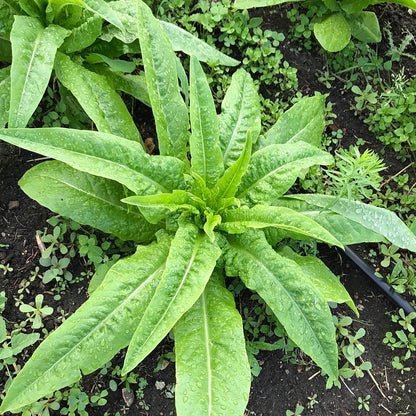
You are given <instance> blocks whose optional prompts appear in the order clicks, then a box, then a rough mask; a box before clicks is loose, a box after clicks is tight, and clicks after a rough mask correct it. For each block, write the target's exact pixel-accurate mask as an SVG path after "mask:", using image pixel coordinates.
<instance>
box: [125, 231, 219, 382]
mask: <svg viewBox="0 0 416 416" xmlns="http://www.w3.org/2000/svg"><path fill="white" fill-rule="evenodd" d="M220 254H221V250H220V248H219V247H218V246H217V245H216V244H215V243H212V242H211V241H210V240H209V238H208V236H206V235H205V234H202V233H201V232H200V230H199V229H198V227H196V226H195V225H194V224H192V223H185V224H183V225H180V226H179V228H178V231H177V232H176V234H175V237H174V239H173V241H172V245H171V248H170V251H169V256H168V260H167V262H166V270H165V272H164V273H163V276H162V278H161V280H160V283H159V285H158V287H157V289H156V291H155V294H154V296H153V298H152V300H151V302H150V303H149V307H148V308H147V310H146V312H145V313H144V315H143V317H142V319H141V321H140V323H139V326H138V328H137V330H136V332H135V333H134V336H133V338H132V340H131V342H130V346H129V348H128V350H127V354H126V358H125V361H124V367H123V370H122V373H123V374H126V373H127V372H129V371H131V370H132V369H133V368H134V367H136V365H137V364H138V363H139V362H140V361H142V360H143V359H144V358H145V357H146V356H147V355H148V354H149V353H150V352H151V351H152V350H153V349H154V348H155V346H156V345H157V344H159V342H160V341H161V340H162V339H163V338H164V337H165V336H166V335H167V334H168V332H169V331H170V330H171V329H172V327H173V326H174V325H175V323H176V322H177V321H178V320H179V319H180V317H181V316H182V315H183V314H184V313H185V312H186V311H187V310H188V309H189V308H190V307H191V306H192V305H193V304H194V303H195V302H196V300H197V299H198V298H199V297H200V295H201V294H202V292H203V290H204V288H205V285H206V283H207V282H208V279H209V278H210V276H211V273H212V271H213V270H214V267H215V264H216V261H217V259H218V257H219V256H220Z"/></svg>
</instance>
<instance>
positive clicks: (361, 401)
mask: <svg viewBox="0 0 416 416" xmlns="http://www.w3.org/2000/svg"><path fill="white" fill-rule="evenodd" d="M370 398H371V396H370V395H369V394H367V396H365V397H359V398H358V410H365V411H367V412H369V411H370Z"/></svg>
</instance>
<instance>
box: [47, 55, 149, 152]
mask: <svg viewBox="0 0 416 416" xmlns="http://www.w3.org/2000/svg"><path fill="white" fill-rule="evenodd" d="M55 72H56V76H57V77H58V79H59V81H61V82H62V84H63V85H64V86H65V88H68V89H69V90H70V91H71V93H72V94H73V95H74V96H75V97H76V99H77V100H78V102H79V103H80V104H81V106H82V108H83V109H84V110H85V112H86V113H87V114H88V116H89V117H91V119H92V120H93V121H94V123H95V124H96V126H97V128H98V130H99V131H102V132H104V133H113V134H115V135H116V136H121V137H125V138H126V139H130V140H135V141H137V142H138V143H140V144H142V143H143V142H142V139H141V137H140V133H139V131H138V130H137V127H136V126H135V124H134V121H133V119H132V117H131V115H130V113H129V112H128V110H127V108H126V106H125V104H124V102H123V100H122V99H121V97H120V96H119V95H118V94H117V93H116V92H115V91H114V90H113V88H111V86H110V84H109V83H108V82H107V81H106V79H105V78H104V77H102V76H101V75H98V74H96V73H94V72H91V71H89V70H88V69H85V68H83V67H82V66H80V65H78V64H76V63H75V62H73V61H72V60H71V58H69V57H68V56H66V55H64V54H62V53H60V52H58V53H57V55H56V60H55Z"/></svg>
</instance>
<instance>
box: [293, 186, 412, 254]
mask: <svg viewBox="0 0 416 416" xmlns="http://www.w3.org/2000/svg"><path fill="white" fill-rule="evenodd" d="M288 198H293V199H298V200H301V201H305V202H307V203H310V204H313V205H316V206H318V207H320V208H322V209H325V210H330V211H333V212H336V213H337V214H340V215H342V216H344V217H346V218H348V219H350V220H352V221H355V222H357V223H359V224H361V225H362V226H364V227H366V228H368V229H369V230H371V231H374V232H375V233H378V234H381V235H383V236H385V237H386V238H387V239H388V240H389V241H390V242H391V243H393V244H395V245H396V246H399V247H401V248H406V249H408V250H412V251H416V236H415V235H414V234H413V233H412V232H411V231H410V230H409V228H407V226H406V225H405V224H404V222H402V221H401V220H400V219H399V217H397V216H396V214H394V213H393V212H392V211H388V210H386V209H383V208H379V207H375V206H372V205H367V204H364V203H362V202H359V201H350V200H348V199H346V198H339V197H336V196H329V195H313V194H303V195H302V194H297V195H291V196H290V197H288Z"/></svg>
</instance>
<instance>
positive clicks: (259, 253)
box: [225, 231, 338, 379]
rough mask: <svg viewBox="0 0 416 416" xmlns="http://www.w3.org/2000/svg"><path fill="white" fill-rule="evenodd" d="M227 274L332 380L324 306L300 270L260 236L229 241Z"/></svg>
mask: <svg viewBox="0 0 416 416" xmlns="http://www.w3.org/2000/svg"><path fill="white" fill-rule="evenodd" d="M228 240H229V245H228V248H227V250H226V253H225V260H226V268H227V274H228V275H231V276H236V275H238V276H240V277H241V279H242V280H243V282H244V283H245V285H246V286H247V287H248V288H249V289H251V290H254V291H256V292H257V293H258V294H259V295H260V296H261V297H262V298H263V299H264V301H265V302H266V303H267V305H268V306H269V307H270V308H271V310H272V311H273V313H274V314H275V315H276V316H277V318H278V319H279V321H280V322H281V323H282V324H283V326H284V327H285V329H286V331H287V334H288V335H289V337H290V338H291V339H292V340H293V341H294V342H295V343H296V344H297V346H298V347H300V348H301V349H302V350H303V351H304V352H305V353H306V354H308V355H309V356H310V357H311V358H312V359H313V360H314V361H315V362H316V363H317V364H318V365H319V366H320V367H322V369H323V370H324V371H325V372H326V373H327V374H328V375H329V376H330V377H331V378H334V379H335V378H337V376H338V348H337V344H336V341H335V327H334V325H333V323H332V315H331V311H330V310H329V307H328V304H327V303H326V301H325V299H323V297H322V296H321V294H320V292H319V291H317V290H316V289H314V288H313V286H312V285H311V282H310V281H309V279H308V278H307V277H305V275H304V273H303V272H302V269H301V268H300V267H299V266H298V265H297V264H296V263H295V262H294V261H293V260H290V259H288V258H285V257H282V256H280V255H279V254H277V253H276V252H275V251H274V250H273V249H272V248H271V247H270V246H269V245H268V243H267V241H266V239H265V237H264V234H263V233H262V232H259V231H257V232H250V233H245V234H242V235H241V236H229V237H228Z"/></svg>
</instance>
